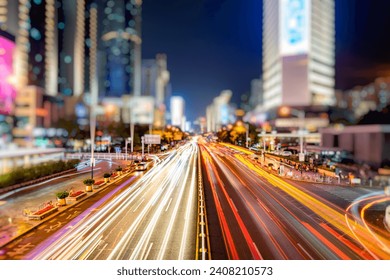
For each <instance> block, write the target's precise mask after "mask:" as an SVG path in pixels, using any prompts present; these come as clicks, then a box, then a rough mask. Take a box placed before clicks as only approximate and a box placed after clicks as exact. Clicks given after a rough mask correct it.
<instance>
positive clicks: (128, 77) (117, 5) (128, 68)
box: [101, 0, 142, 97]
mask: <svg viewBox="0 0 390 280" xmlns="http://www.w3.org/2000/svg"><path fill="white" fill-rule="evenodd" d="M141 5H142V1H141V0H135V1H134V0H132V1H129V0H108V1H105V3H104V18H103V20H102V21H101V22H102V32H103V34H102V39H103V42H102V47H103V48H104V52H105V55H106V62H105V67H104V68H105V69H104V73H105V79H104V86H103V88H104V89H103V90H102V92H103V95H104V96H101V97H121V96H122V95H124V94H133V93H134V94H136V95H139V94H140V76H137V75H140V67H141V60H140V44H141V34H140V33H141V28H140V26H141V25H140V24H141V23H140V21H141ZM136 67H139V68H138V69H137V70H136V69H135V68H136Z"/></svg>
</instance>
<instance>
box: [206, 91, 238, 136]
mask: <svg viewBox="0 0 390 280" xmlns="http://www.w3.org/2000/svg"><path fill="white" fill-rule="evenodd" d="M232 95H233V93H232V91H231V90H223V91H221V93H220V95H219V96H217V97H215V98H214V100H213V103H212V104H210V105H209V106H207V109H206V120H207V131H208V132H210V131H214V132H215V131H218V130H219V129H220V128H221V127H222V126H224V125H227V124H228V123H232V122H234V119H233V118H232V114H231V112H232V108H231V105H230V104H229V102H230V100H231V97H232Z"/></svg>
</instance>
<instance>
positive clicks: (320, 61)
mask: <svg viewBox="0 0 390 280" xmlns="http://www.w3.org/2000/svg"><path fill="white" fill-rule="evenodd" d="M263 6H264V7H263V12H264V16H263V91H264V95H263V97H264V99H263V108H264V110H269V109H272V108H275V107H277V106H280V105H289V106H311V105H333V103H334V84H335V80H334V76H335V70H334V66H335V19H334V17H335V16H334V10H335V8H334V0H264V2H263Z"/></svg>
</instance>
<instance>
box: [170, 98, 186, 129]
mask: <svg viewBox="0 0 390 280" xmlns="http://www.w3.org/2000/svg"><path fill="white" fill-rule="evenodd" d="M170 107H171V124H172V125H173V126H177V127H180V128H182V126H183V117H184V116H185V115H184V109H185V101H184V99H183V97H181V96H177V95H176V96H172V97H171V106H170Z"/></svg>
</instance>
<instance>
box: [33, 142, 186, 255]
mask: <svg viewBox="0 0 390 280" xmlns="http://www.w3.org/2000/svg"><path fill="white" fill-rule="evenodd" d="M186 149H187V148H185V147H184V148H182V149H181V150H183V151H184V150H186ZM168 158H169V160H165V161H164V162H163V164H160V165H159V166H156V168H155V171H160V170H162V168H163V167H164V166H165V167H168V166H172V169H171V170H172V172H170V173H171V174H172V175H171V177H172V178H177V177H178V176H175V175H177V169H176V170H175V167H174V166H173V162H172V161H177V159H178V158H180V157H179V156H178V154H176V153H175V155H173V153H171V154H170V156H169V157H168ZM183 167H184V164H181V168H183ZM155 175H156V174H155V173H153V175H151V174H149V172H148V173H146V174H145V175H144V176H143V178H141V179H140V180H139V181H138V182H136V183H135V184H134V186H133V187H132V188H130V189H129V190H126V191H124V192H123V193H122V194H121V195H119V196H118V197H116V198H115V199H114V200H113V202H110V203H107V205H105V206H104V207H103V208H102V209H101V210H99V211H98V212H96V213H94V216H93V217H91V218H90V219H89V220H86V219H79V223H75V222H74V221H75V220H76V219H75V220H74V221H72V222H73V223H72V225H71V226H68V227H66V231H64V232H62V233H63V234H64V235H63V237H60V238H58V240H56V241H55V242H53V244H52V245H50V246H47V248H46V250H45V253H42V254H40V256H41V258H43V259H49V258H52V259H55V258H59V259H77V258H81V259H84V258H89V257H92V253H93V251H94V250H95V248H97V247H98V246H99V245H100V244H103V243H104V242H103V241H102V240H101V239H99V240H97V238H102V236H103V234H102V233H103V232H104V231H107V230H108V229H109V227H110V225H111V220H112V219H113V218H114V217H118V216H120V215H121V213H124V211H126V210H127V209H129V208H128V206H127V205H130V204H131V203H133V202H135V201H136V198H137V197H139V196H141V195H144V192H145V190H149V189H148V187H147V186H148V185H149V184H145V182H149V183H150V182H151V181H150V179H151V177H153V176H155ZM160 182H161V180H160ZM137 187H138V188H137ZM134 190H136V191H134ZM131 192H133V193H132V194H130V193H131ZM152 200H153V199H152ZM120 201H121V202H122V204H123V205H122V206H120V207H115V206H114V205H115V203H118V202H120ZM133 204H134V203H133ZM162 205H166V203H163V204H162ZM149 206H150V205H149ZM143 207H144V206H143ZM93 208H94V209H95V208H96V207H93ZM149 208H150V207H149ZM143 209H144V210H145V209H148V208H147V207H146V208H143ZM91 211H93V210H91ZM91 211H90V212H91ZM146 212H147V211H143V212H141V213H140V214H139V217H143V216H144V215H145V214H146ZM107 213H110V214H108V215H107ZM79 217H80V216H79ZM103 217H104V219H103ZM133 224H138V223H137V220H136V221H135V222H134V223H133ZM75 226H76V227H75ZM92 228H94V230H93V231H92V232H88V231H90V230H91V229H92ZM67 231H69V232H67ZM87 232H88V234H87ZM83 236H84V237H83ZM98 236H100V237H98ZM57 237H58V235H57ZM124 237H126V235H124V236H122V237H121V238H122V239H121V241H123V239H124ZM73 241H74V242H73ZM121 244H122V245H123V244H124V243H123V242H122V243H121ZM106 246H107V243H106V244H104V248H105V247H106ZM117 248H118V246H116V247H115V248H114V249H113V251H116V250H117ZM100 253H101V252H99V255H100ZM38 254H39V253H38ZM37 258H39V256H38V257H37ZM95 258H96V257H95Z"/></svg>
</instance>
